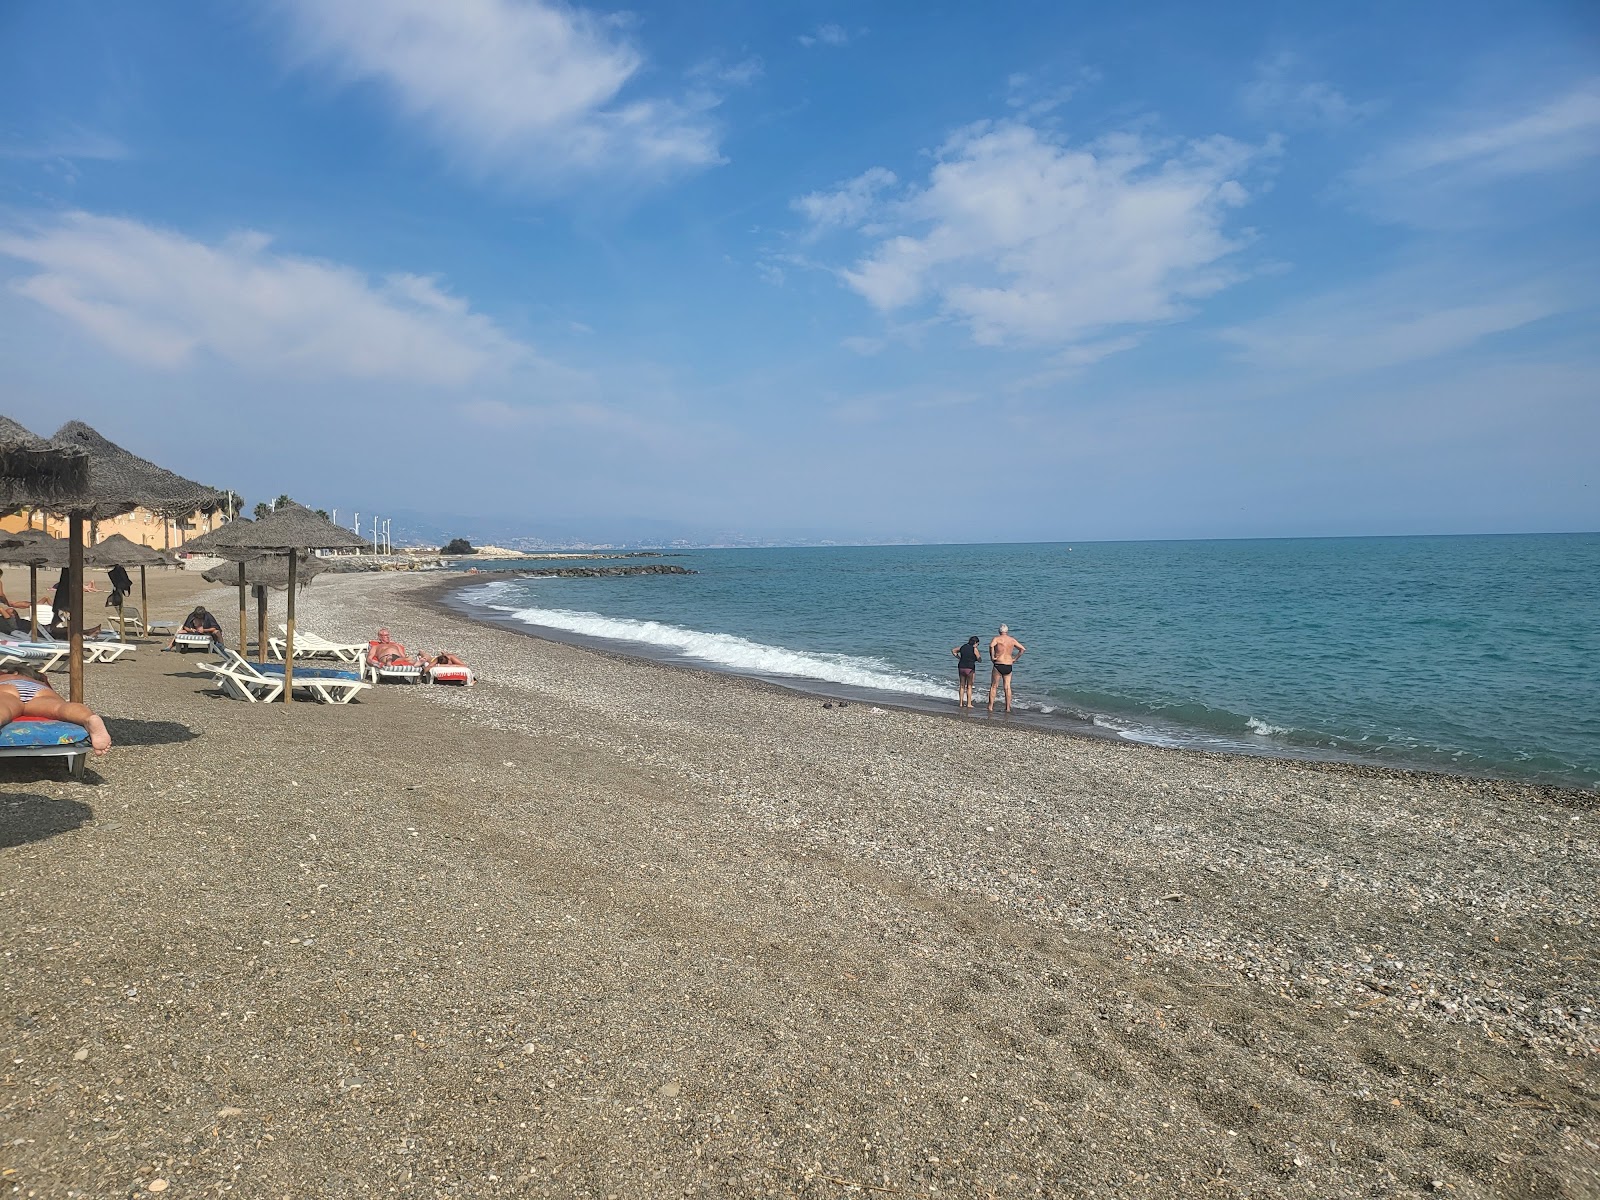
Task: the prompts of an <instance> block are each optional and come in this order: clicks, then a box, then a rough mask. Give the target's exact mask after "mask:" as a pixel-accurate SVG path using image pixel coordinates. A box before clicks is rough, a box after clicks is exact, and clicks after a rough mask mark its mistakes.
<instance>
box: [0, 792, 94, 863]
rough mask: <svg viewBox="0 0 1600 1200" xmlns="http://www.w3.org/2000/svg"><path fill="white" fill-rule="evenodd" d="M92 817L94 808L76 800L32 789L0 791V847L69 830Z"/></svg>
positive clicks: (17, 844) (81, 824) (21, 844)
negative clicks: (5, 793)
mask: <svg viewBox="0 0 1600 1200" xmlns="http://www.w3.org/2000/svg"><path fill="white" fill-rule="evenodd" d="M92 820H94V809H92V808H90V807H89V806H88V805H87V804H84V803H83V802H82V801H80V800H52V799H50V797H48V796H36V795H34V794H33V793H32V792H12V793H10V794H8V795H0V850H3V849H5V848H7V847H9V846H25V845H27V844H28V843H29V842H42V841H44V840H45V839H46V838H52V837H55V836H56V834H58V833H71V832H72V831H73V830H74V829H78V828H80V827H82V826H83V825H86V824H88V823H89V822H90V821H92Z"/></svg>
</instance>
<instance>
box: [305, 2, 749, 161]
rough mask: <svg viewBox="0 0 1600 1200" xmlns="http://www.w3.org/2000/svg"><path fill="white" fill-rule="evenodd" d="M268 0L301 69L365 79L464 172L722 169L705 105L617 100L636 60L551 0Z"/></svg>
mask: <svg viewBox="0 0 1600 1200" xmlns="http://www.w3.org/2000/svg"><path fill="white" fill-rule="evenodd" d="M278 3H279V7H280V8H281V9H282V11H283V12H284V13H285V14H286V15H287V16H288V17H289V18H290V22H291V25H292V27H293V30H294V34H295V40H296V46H297V49H298V51H299V53H300V55H301V56H302V58H303V59H304V60H306V61H308V62H315V63H319V64H322V65H324V66H326V67H327V68H329V69H330V70H331V71H332V72H333V73H334V74H335V75H336V76H337V77H338V78H340V79H342V80H343V81H345V82H349V83H362V82H370V83H376V84H378V85H379V86H380V87H381V88H382V89H383V90H384V91H386V92H387V93H388V94H389V95H390V96H392V97H393V98H394V100H395V101H396V102H397V103H398V105H399V107H400V108H401V110H402V111H403V112H404V113H405V115H406V116H407V117H409V118H411V119H412V120H415V121H417V122H418V123H420V124H421V125H422V126H423V128H425V129H426V130H427V131H428V133H429V134H430V135H431V136H432V137H433V139H434V140H435V141H436V142H437V143H438V144H439V145H440V147H441V148H442V149H444V151H445V152H446V153H447V154H449V155H451V156H452V157H456V158H459V159H461V160H462V161H463V162H464V163H465V164H466V165H468V166H469V167H471V168H472V169H474V170H476V171H479V172H482V173H485V174H491V175H495V176H500V177H505V178H509V179H511V180H513V181H515V182H518V183H523V184H529V185H548V184H551V183H553V182H556V181H559V180H561V179H563V178H565V177H568V176H571V175H574V174H593V173H598V172H612V173H619V174H626V175H641V174H642V175H653V174H659V173H663V172H668V171H673V170H681V169H685V168H692V167H703V166H707V165H710V164H713V163H716V162H719V161H721V159H720V156H719V154H718V151H717V138H716V131H715V130H714V128H713V126H712V124H711V122H710V120H709V119H708V116H707V110H708V109H709V108H710V107H712V106H713V105H714V104H715V102H716V99H715V97H714V96H713V95H712V94H711V93H709V92H707V91H704V90H703V89H697V90H695V91H693V92H690V93H687V94H685V95H684V96H682V97H680V98H665V97H656V98H633V99H624V98H623V97H622V93H623V91H624V89H625V88H627V87H628V86H629V85H630V84H632V83H633V82H634V81H635V80H636V78H637V76H638V75H639V73H640V71H641V69H642V67H643V65H644V59H643V55H642V54H641V52H640V51H639V50H638V49H637V48H636V47H635V46H634V45H633V43H632V42H631V41H629V40H628V39H627V38H626V37H625V36H624V34H623V32H622V30H621V28H620V27H619V23H618V22H617V21H615V20H610V19H607V18H605V17H603V16H601V15H599V14H597V13H594V12H591V11H589V10H586V9H581V8H575V7H571V6H568V5H566V4H561V3H555V2H553V0H451V2H449V3H439V2H438V0H338V2H337V3H327V2H325V0H278ZM750 70H751V71H753V70H754V68H753V67H751V68H750Z"/></svg>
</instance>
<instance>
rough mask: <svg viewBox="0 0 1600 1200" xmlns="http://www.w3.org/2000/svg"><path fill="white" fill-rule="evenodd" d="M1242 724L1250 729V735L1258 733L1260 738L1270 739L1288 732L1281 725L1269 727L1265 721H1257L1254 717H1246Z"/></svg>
mask: <svg viewBox="0 0 1600 1200" xmlns="http://www.w3.org/2000/svg"><path fill="white" fill-rule="evenodd" d="M1244 723H1245V724H1246V725H1248V726H1249V727H1250V732H1251V733H1259V734H1260V735H1261V736H1262V737H1271V736H1272V735H1273V734H1276V733H1288V732H1289V731H1288V730H1287V729H1285V728H1283V726H1281V725H1269V724H1267V723H1266V722H1265V721H1260V720H1257V719H1256V718H1255V717H1246V718H1245V722H1244Z"/></svg>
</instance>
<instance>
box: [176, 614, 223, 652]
mask: <svg viewBox="0 0 1600 1200" xmlns="http://www.w3.org/2000/svg"><path fill="white" fill-rule="evenodd" d="M178 632H179V633H204V634H207V635H209V636H210V638H211V640H212V641H214V642H216V644H217V645H219V646H221V645H223V644H224V643H223V641H222V626H221V625H220V624H219V623H218V622H217V619H216V618H215V617H213V616H212V615H211V614H210V613H208V612H207V611H206V609H205V606H204V605H203V604H197V605H195V607H194V611H193V612H192V613H190V614H189V615H188V616H187V617H185V618H184V619H183V628H182V629H180V630H178ZM177 644H178V639H177V638H173V639H172V640H171V641H170V642H168V643H167V649H168V650H171V649H172V648H173V647H174V646H176V645H177Z"/></svg>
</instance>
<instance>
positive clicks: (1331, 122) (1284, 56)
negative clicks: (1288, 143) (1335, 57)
mask: <svg viewBox="0 0 1600 1200" xmlns="http://www.w3.org/2000/svg"><path fill="white" fill-rule="evenodd" d="M1303 65H1304V64H1303V63H1302V62H1301V60H1300V57H1299V55H1296V54H1291V53H1289V52H1288V51H1285V52H1283V53H1281V54H1278V55H1275V56H1274V57H1272V58H1269V59H1267V60H1266V61H1265V62H1263V63H1261V64H1260V66H1258V67H1257V68H1256V77H1255V79H1254V80H1252V81H1251V83H1250V84H1249V86H1247V87H1246V88H1245V89H1244V91H1243V92H1242V93H1241V94H1240V97H1239V101H1240V104H1241V105H1242V106H1243V108H1244V110H1245V111H1246V112H1247V113H1249V114H1250V115H1251V116H1253V117H1255V118H1256V119H1258V120H1261V121H1270V122H1272V123H1274V124H1279V125H1290V126H1293V125H1302V126H1304V125H1323V126H1340V125H1350V124H1353V123H1355V122H1356V121H1359V120H1362V119H1363V118H1365V117H1369V116H1371V115H1372V114H1373V113H1375V112H1377V111H1378V109H1379V107H1380V106H1379V105H1377V104H1375V103H1371V102H1368V103H1363V104H1355V103H1352V102H1351V101H1350V100H1349V99H1348V98H1347V97H1346V96H1345V94H1344V93H1343V92H1341V91H1339V89H1338V88H1336V87H1334V86H1333V85H1332V84H1330V83H1326V82H1324V81H1322V80H1319V79H1308V78H1306V77H1305V72H1304V70H1303Z"/></svg>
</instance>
